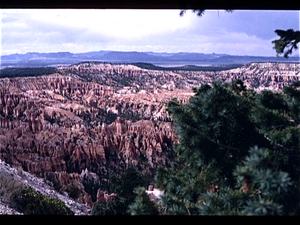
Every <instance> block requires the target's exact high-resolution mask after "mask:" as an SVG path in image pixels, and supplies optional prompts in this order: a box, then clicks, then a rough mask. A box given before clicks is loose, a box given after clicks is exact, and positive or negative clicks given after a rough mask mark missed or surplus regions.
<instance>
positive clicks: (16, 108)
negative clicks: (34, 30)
mask: <svg viewBox="0 0 300 225" xmlns="http://www.w3.org/2000/svg"><path fill="white" fill-rule="evenodd" d="M58 71H59V73H56V74H51V75H47V76H38V77H26V78H23V77H17V78H3V79H0V159H2V160H4V161H6V162H7V163H10V164H12V165H14V166H21V167H22V168H23V169H24V170H25V171H29V172H31V173H34V174H35V175H38V176H41V177H47V175H48V174H50V173H54V174H55V177H56V179H57V180H58V181H59V182H60V183H61V184H62V185H65V186H67V185H68V184H70V183H71V182H77V183H80V182H82V180H83V178H82V177H83V176H84V175H83V174H84V173H83V171H86V170H88V171H90V172H89V173H93V174H94V175H93V176H96V177H97V178H94V179H95V180H97V179H99V183H100V184H99V185H100V186H101V185H102V183H103V182H105V180H107V179H108V178H109V175H110V173H111V172H112V171H114V172H122V171H124V169H125V168H127V167H128V166H135V167H138V168H139V170H141V171H145V172H146V173H149V174H150V173H151V172H153V171H155V168H156V167H157V166H158V165H160V164H163V165H168V164H169V163H170V161H171V160H172V159H171V158H170V154H171V148H172V144H173V143H174V142H176V141H177V138H176V135H175V131H174V128H173V125H172V118H170V117H169V116H168V114H167V112H166V110H165V103H166V102H168V101H169V100H171V99H172V98H175V97H176V98H177V99H178V101H179V102H181V103H187V102H188V99H189V98H190V97H191V96H192V95H193V92H192V91H191V88H192V87H200V86H201V84H203V83H210V82H212V81H213V80H219V81H221V82H225V81H231V80H234V79H242V80H244V81H245V84H246V85H247V86H248V87H251V88H254V89H255V90H258V91H260V90H263V89H272V90H280V89H282V87H283V86H284V85H288V84H291V83H292V82H294V81H298V80H299V77H300V67H299V64H297V63H252V64H249V65H246V66H243V67H241V68H237V69H232V70H227V71H218V72H201V71H156V70H146V69H140V68H138V67H136V66H132V65H122V64H120V65H113V64H109V63H81V64H77V65H72V66H68V67H59V68H58ZM86 173H87V172H86ZM85 176H87V175H85ZM89 176H92V175H91V174H90V175H89ZM78 188H79V189H80V190H81V191H82V194H81V195H80V197H79V199H80V201H82V202H84V203H86V204H88V205H89V206H92V204H94V203H93V202H92V201H91V196H89V195H88V194H87V193H85V192H84V187H83V186H80V185H79V187H78ZM105 196H106V197H105ZM107 196H109V195H108V194H107V193H106V195H105V193H104V191H103V190H102V189H101V188H100V189H99V191H98V194H97V199H98V200H97V201H104V200H105V199H106V200H105V201H109V200H107V199H111V198H109V197H107Z"/></svg>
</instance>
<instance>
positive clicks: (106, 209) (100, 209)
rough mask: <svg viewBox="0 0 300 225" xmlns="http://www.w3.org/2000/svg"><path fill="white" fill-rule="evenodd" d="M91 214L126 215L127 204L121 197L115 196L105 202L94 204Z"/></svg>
mask: <svg viewBox="0 0 300 225" xmlns="http://www.w3.org/2000/svg"><path fill="white" fill-rule="evenodd" d="M92 215H95V216H100V215H101V216H104V215H127V205H126V204H125V202H124V199H123V198H119V197H116V198H115V199H113V200H111V201H109V202H107V203H99V204H95V205H94V207H93V209H92Z"/></svg>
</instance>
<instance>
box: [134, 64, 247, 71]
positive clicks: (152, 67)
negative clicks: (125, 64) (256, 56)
mask: <svg viewBox="0 0 300 225" xmlns="http://www.w3.org/2000/svg"><path fill="white" fill-rule="evenodd" d="M132 65H135V66H137V67H140V68H142V69H148V70H164V71H176V70H185V71H222V70H230V69H235V68H238V67H240V66H242V64H228V65H215V66H195V65H186V66H178V67H162V66H155V65H153V64H151V63H142V62H137V63H132Z"/></svg>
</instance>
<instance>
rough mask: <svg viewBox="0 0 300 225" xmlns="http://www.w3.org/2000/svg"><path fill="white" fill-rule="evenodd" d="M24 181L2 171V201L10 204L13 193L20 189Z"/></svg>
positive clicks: (0, 187) (0, 191)
mask: <svg viewBox="0 0 300 225" xmlns="http://www.w3.org/2000/svg"><path fill="white" fill-rule="evenodd" d="M21 187H22V183H21V182H18V181H16V180H15V179H14V178H13V176H12V175H9V174H7V173H4V172H0V201H1V202H4V203H8V204H10V203H11V201H12V197H13V195H14V194H15V193H16V192H17V191H18V190H20V189H21Z"/></svg>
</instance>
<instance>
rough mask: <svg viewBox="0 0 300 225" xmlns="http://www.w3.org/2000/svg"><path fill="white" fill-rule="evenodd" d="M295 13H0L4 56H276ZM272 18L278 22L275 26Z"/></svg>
mask: <svg viewBox="0 0 300 225" xmlns="http://www.w3.org/2000/svg"><path fill="white" fill-rule="evenodd" d="M294 14H295V12H291V13H289V12H282V13H281V12H274V13H272V12H263V13H262V12H257V11H234V12H233V13H226V12H224V11H223V10H220V12H219V13H218V12H217V11H216V10H214V11H206V13H205V15H204V16H203V17H197V16H196V15H195V14H193V13H192V12H187V13H186V14H185V15H184V16H183V17H180V16H179V10H97V9H95V10H91V9H89V10H85V9H80V10H79V9H39V10H36V9H0V15H1V17H2V18H1V34H0V35H1V44H2V54H12V53H26V52H28V51H39V52H57V51H70V52H74V53H76V52H87V51H98V50H120V51H157V52H163V51H165V52H180V51H189V52H203V53H212V52H215V53H227V54H236V55H272V56H274V55H275V51H274V50H273V49H272V44H271V41H272V40H274V39H270V38H271V37H274V29H275V28H276V27H277V26H278V28H281V29H284V24H287V25H286V26H287V27H286V28H285V29H288V28H290V27H293V24H294V20H295V18H296V17H297V16H298V18H299V12H298V14H297V16H295V15H294ZM282 15H285V17H282ZM291 15H292V16H291ZM279 19H281V20H279ZM274 20H275V21H278V24H277V22H276V24H275V25H274V24H273V25H272V23H274V22H273V21H274ZM298 25H299V21H298ZM274 38H276V36H275V37H274Z"/></svg>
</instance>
